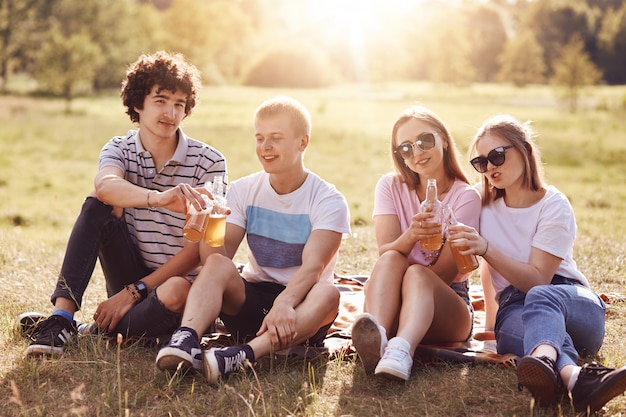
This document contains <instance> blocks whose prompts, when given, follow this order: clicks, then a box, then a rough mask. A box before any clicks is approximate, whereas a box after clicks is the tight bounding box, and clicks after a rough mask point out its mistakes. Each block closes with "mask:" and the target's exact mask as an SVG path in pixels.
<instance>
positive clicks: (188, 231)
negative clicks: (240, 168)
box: [183, 183, 212, 243]
mask: <svg viewBox="0 0 626 417" xmlns="http://www.w3.org/2000/svg"><path fill="white" fill-rule="evenodd" d="M209 185H210V183H207V184H205V185H204V188H207V189H209ZM202 199H203V200H204V203H205V205H206V208H205V209H203V210H196V208H195V207H194V206H193V204H191V202H187V216H186V219H185V224H184V225H183V237H184V238H185V239H187V240H188V241H190V242H194V243H196V242H200V240H202V236H204V233H205V230H206V228H207V223H208V221H209V213H210V212H211V210H212V201H211V200H210V199H209V197H208V196H207V195H204V194H202Z"/></svg>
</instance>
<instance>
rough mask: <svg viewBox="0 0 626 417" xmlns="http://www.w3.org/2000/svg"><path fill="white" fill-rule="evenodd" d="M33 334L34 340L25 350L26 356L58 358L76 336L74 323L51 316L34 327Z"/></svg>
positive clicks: (54, 315)
mask: <svg viewBox="0 0 626 417" xmlns="http://www.w3.org/2000/svg"><path fill="white" fill-rule="evenodd" d="M35 333H36V338H35V340H34V341H33V342H32V343H31V344H30V346H29V347H28V348H26V356H34V355H52V356H60V355H61V354H62V353H63V349H64V347H65V345H67V344H68V343H69V342H70V341H71V340H72V338H74V336H75V335H76V323H75V322H74V321H71V322H70V321H68V320H67V319H66V318H64V317H61V316H58V315H56V314H53V315H51V316H50V317H48V318H47V319H45V320H44V321H42V322H40V323H39V324H38V325H37V326H36V330H35Z"/></svg>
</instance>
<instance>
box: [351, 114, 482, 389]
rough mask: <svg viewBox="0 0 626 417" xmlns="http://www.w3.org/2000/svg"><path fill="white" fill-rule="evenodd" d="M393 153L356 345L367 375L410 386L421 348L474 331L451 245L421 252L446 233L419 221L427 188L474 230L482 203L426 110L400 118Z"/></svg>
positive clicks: (379, 192)
mask: <svg viewBox="0 0 626 417" xmlns="http://www.w3.org/2000/svg"><path fill="white" fill-rule="evenodd" d="M391 152H392V157H393V163H394V166H395V172H394V173H391V174H387V175H385V176H383V177H382V178H381V179H380V180H379V181H378V184H377V185H376V193H375V198H374V213H373V218H374V224H375V229H376V241H377V245H378V252H379V255H380V257H379V259H378V261H377V262H376V265H375V266H374V269H373V271H372V274H371V276H370V278H369V279H368V281H367V283H366V286H365V305H364V311H365V313H364V314H362V315H360V316H359V317H357V319H356V320H355V322H354V324H353V327H352V340H353V343H354V346H355V348H356V350H357V353H358V355H359V357H360V359H361V361H362V363H363V365H364V367H365V371H366V373H374V374H375V375H381V376H385V377H388V378H393V379H400V380H404V381H406V380H408V379H409V377H410V375H411V368H412V366H413V354H414V353H415V349H416V348H417V345H418V344H420V343H442V342H456V341H464V340H467V339H468V338H469V337H470V336H471V331H472V313H473V311H472V308H471V304H470V301H469V296H468V290H469V285H468V282H467V278H468V276H469V273H464V274H463V273H459V271H458V270H457V267H456V264H455V262H454V259H453V256H452V253H451V251H450V244H449V243H445V242H444V244H443V245H442V247H441V249H440V250H437V251H428V250H425V249H424V248H422V246H421V244H420V240H422V239H426V238H428V237H432V236H433V235H435V234H437V233H441V227H442V226H441V224H440V223H435V222H433V221H430V220H431V216H432V214H431V213H420V207H421V206H422V203H423V202H424V200H425V198H426V184H427V180H428V179H430V178H434V179H436V180H437V185H438V191H439V194H438V198H439V200H441V202H442V203H443V204H446V205H448V206H450V207H451V208H452V210H453V211H454V213H455V216H456V217H457V219H458V220H459V221H460V222H461V223H463V224H467V225H470V226H471V227H473V228H478V219H479V215H480V196H479V194H478V191H477V190H476V189H474V188H473V187H471V186H470V185H469V184H468V180H467V177H466V176H465V174H464V172H463V170H462V169H461V167H460V164H459V155H458V151H457V148H456V145H455V143H454V140H453V138H452V135H451V134H450V132H449V131H448V129H447V128H446V127H445V126H444V124H443V122H442V121H441V119H440V118H439V117H438V116H437V115H436V114H434V113H433V112H432V111H430V110H429V109H427V108H424V107H421V106H412V107H409V108H408V109H406V110H405V111H403V112H402V113H401V114H400V116H399V117H398V119H397V120H396V122H395V124H394V126H393V130H392V135H391ZM388 337H390V339H389V342H387V338H388Z"/></svg>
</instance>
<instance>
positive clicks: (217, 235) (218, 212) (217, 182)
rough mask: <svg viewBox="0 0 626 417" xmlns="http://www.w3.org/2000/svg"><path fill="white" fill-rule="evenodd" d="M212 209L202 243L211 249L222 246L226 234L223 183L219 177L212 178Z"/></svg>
mask: <svg viewBox="0 0 626 417" xmlns="http://www.w3.org/2000/svg"><path fill="white" fill-rule="evenodd" d="M211 194H212V195H213V207H212V210H211V213H210V214H209V217H208V222H207V226H206V231H205V232H204V243H206V244H207V245H208V246H211V247H219V246H222V245H224V235H225V234H226V213H225V210H226V198H225V197H224V183H223V181H222V177H221V176H216V177H215V178H213V188H212V189H211Z"/></svg>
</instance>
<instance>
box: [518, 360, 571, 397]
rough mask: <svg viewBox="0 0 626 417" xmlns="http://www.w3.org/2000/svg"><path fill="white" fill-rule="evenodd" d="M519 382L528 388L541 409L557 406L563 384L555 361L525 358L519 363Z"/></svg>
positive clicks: (521, 385)
mask: <svg viewBox="0 0 626 417" xmlns="http://www.w3.org/2000/svg"><path fill="white" fill-rule="evenodd" d="M517 381H518V382H519V386H520V389H521V387H526V388H528V390H529V391H530V393H531V394H532V396H533V398H534V399H535V401H536V402H537V404H538V405H539V406H540V407H548V406H551V405H554V404H556V403H557V402H558V401H559V399H560V396H561V395H562V385H563V384H562V382H561V375H560V374H559V370H558V369H557V367H556V363H555V362H554V360H552V359H551V358H549V357H547V356H539V357H535V356H524V357H523V358H522V359H520V361H519V362H518V363H517Z"/></svg>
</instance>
